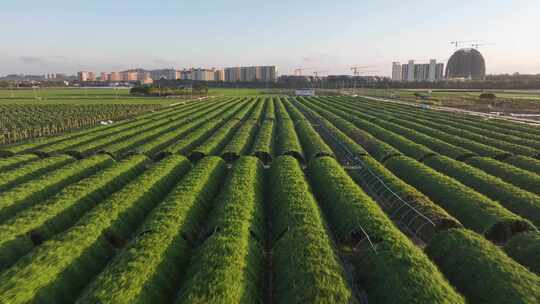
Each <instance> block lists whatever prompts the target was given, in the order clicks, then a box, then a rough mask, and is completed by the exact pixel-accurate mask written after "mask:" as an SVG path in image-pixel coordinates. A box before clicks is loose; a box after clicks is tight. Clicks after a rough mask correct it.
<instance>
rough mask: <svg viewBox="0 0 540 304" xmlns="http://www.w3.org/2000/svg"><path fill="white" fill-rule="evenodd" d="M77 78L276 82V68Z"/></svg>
mask: <svg viewBox="0 0 540 304" xmlns="http://www.w3.org/2000/svg"><path fill="white" fill-rule="evenodd" d="M77 78H78V80H79V81H81V82H88V81H102V82H136V81H138V82H141V83H152V82H153V81H154V80H159V79H167V80H193V81H220V82H276V81H277V70H276V67H275V66H251V67H233V68H225V69H224V70H221V69H203V68H198V69H183V70H176V69H160V70H144V69H133V70H127V71H122V72H102V73H101V74H100V75H99V77H97V76H96V74H95V73H94V72H87V71H80V72H78V73H77Z"/></svg>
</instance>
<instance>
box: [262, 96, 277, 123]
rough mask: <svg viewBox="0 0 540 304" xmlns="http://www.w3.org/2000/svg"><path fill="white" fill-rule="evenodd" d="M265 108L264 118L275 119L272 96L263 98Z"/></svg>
mask: <svg viewBox="0 0 540 304" xmlns="http://www.w3.org/2000/svg"><path fill="white" fill-rule="evenodd" d="M264 103H265V108H264V116H263V119H264V120H275V119H276V113H275V110H274V98H273V97H265V98H264Z"/></svg>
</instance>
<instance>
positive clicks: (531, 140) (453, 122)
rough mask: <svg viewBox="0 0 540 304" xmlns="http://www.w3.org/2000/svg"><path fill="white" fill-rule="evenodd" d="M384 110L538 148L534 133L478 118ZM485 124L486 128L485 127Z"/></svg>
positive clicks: (538, 139)
mask: <svg viewBox="0 0 540 304" xmlns="http://www.w3.org/2000/svg"><path fill="white" fill-rule="evenodd" d="M365 102H366V103H367V104H368V105H370V106H376V107H377V108H378V109H381V108H383V107H381V105H380V104H377V103H373V102H370V101H365ZM356 104H358V103H356ZM384 110H385V112H394V113H396V114H397V115H400V116H401V115H404V116H410V117H414V118H418V119H427V120H429V121H432V122H436V123H439V124H442V125H448V126H451V127H455V128H459V129H462V130H465V131H468V132H472V133H474V134H479V135H482V136H486V137H488V138H493V139H499V140H502V141H505V142H508V143H511V144H517V145H521V146H528V147H530V148H533V149H536V150H538V149H540V137H536V136H534V135H529V136H523V135H524V133H523V132H515V131H514V132H513V131H512V130H504V129H501V128H498V129H496V130H493V129H492V128H490V127H489V125H486V124H484V123H482V122H481V121H480V120H476V121H472V120H469V121H467V122H466V123H464V121H463V120H458V119H456V117H453V116H448V115H441V114H438V115H437V114H436V113H433V112H427V111H418V110H414V109H412V108H411V109H408V110H405V109H396V108H392V109H391V108H388V107H386V105H384ZM486 126H487V128H486Z"/></svg>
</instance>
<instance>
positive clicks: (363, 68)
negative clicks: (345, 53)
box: [351, 65, 376, 95]
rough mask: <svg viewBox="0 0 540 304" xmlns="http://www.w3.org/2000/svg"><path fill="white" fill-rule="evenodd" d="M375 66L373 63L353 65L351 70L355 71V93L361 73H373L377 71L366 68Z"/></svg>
mask: <svg viewBox="0 0 540 304" xmlns="http://www.w3.org/2000/svg"><path fill="white" fill-rule="evenodd" d="M374 67H375V66H373V65H360V66H353V67H351V71H353V74H354V77H353V78H354V79H353V83H354V84H353V95H356V78H357V77H358V76H360V74H362V73H373V72H376V71H373V70H371V71H370V70H366V69H370V68H374Z"/></svg>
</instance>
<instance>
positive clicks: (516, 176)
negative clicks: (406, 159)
mask: <svg viewBox="0 0 540 304" xmlns="http://www.w3.org/2000/svg"><path fill="white" fill-rule="evenodd" d="M374 122H375V123H377V124H379V125H381V126H383V127H384V128H386V129H389V130H390V131H393V132H396V133H398V134H402V135H404V136H405V137H407V138H408V139H410V140H412V141H414V142H416V143H421V144H423V145H425V146H427V147H429V148H432V149H434V150H435V151H436V152H438V153H441V154H443V155H446V156H449V157H451V158H454V159H458V160H460V159H461V160H464V161H465V162H466V163H468V164H470V165H472V166H474V167H477V168H479V169H482V170H483V171H485V172H487V173H489V174H491V175H494V176H497V177H499V178H501V179H503V180H504V181H506V182H508V183H511V184H513V185H515V186H518V187H520V188H522V189H524V190H527V191H530V192H533V193H536V194H539V193H540V188H539V187H538V185H540V176H537V175H535V174H531V173H529V172H527V171H525V170H522V169H519V168H516V167H514V166H510V165H506V164H504V163H502V162H500V161H496V160H493V159H489V158H479V157H471V156H472V155H471V153H470V152H469V153H468V154H467V152H466V150H465V151H460V152H458V153H457V154H456V153H453V152H454V151H455V150H456V149H458V148H457V147H453V146H451V145H448V144H446V143H444V142H442V141H440V140H438V139H436V138H433V137H430V136H427V135H423V134H421V133H418V132H416V131H415V130H407V128H403V127H401V126H399V125H397V124H394V123H388V122H385V121H382V120H375V121H374ZM404 133H405V134H404ZM383 140H384V139H383ZM392 142H393V143H396V144H397V141H392ZM437 142H441V143H442V144H446V146H449V147H444V146H443V145H441V144H440V143H437ZM400 148H401V144H400ZM402 152H405V151H403V150H402ZM407 155H408V156H411V157H414V155H410V154H407Z"/></svg>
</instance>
